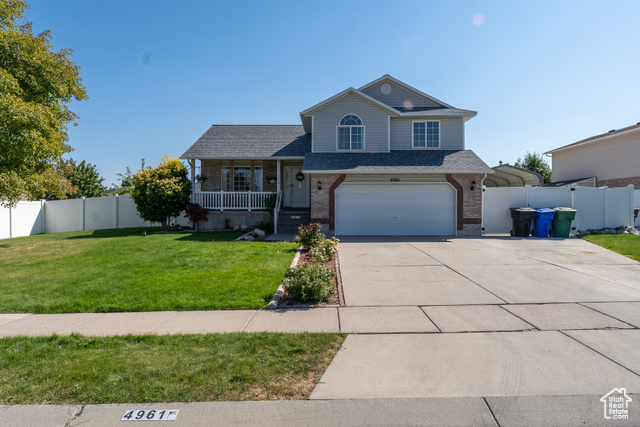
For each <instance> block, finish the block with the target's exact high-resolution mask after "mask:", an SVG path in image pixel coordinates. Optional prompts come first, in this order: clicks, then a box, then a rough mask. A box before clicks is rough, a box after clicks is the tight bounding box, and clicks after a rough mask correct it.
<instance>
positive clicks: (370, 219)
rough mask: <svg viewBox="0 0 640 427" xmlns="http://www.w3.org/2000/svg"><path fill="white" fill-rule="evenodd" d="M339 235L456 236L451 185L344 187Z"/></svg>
mask: <svg viewBox="0 0 640 427" xmlns="http://www.w3.org/2000/svg"><path fill="white" fill-rule="evenodd" d="M335 209H336V234H337V235H341V234H342V235H446V236H451V235H454V234H455V226H456V203H455V191H454V189H453V188H452V187H451V186H450V185H448V184H346V183H345V184H342V185H341V186H340V187H339V188H338V189H337V190H336V194H335Z"/></svg>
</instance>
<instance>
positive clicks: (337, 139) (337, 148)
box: [336, 113, 367, 152]
mask: <svg viewBox="0 0 640 427" xmlns="http://www.w3.org/2000/svg"><path fill="white" fill-rule="evenodd" d="M347 116H356V117H357V118H358V120H360V123H362V125H340V122H342V119H344V118H345V117H347ZM341 128H348V129H349V148H340V140H339V137H340V135H339V132H340V129H341ZM352 128H361V129H362V148H352V144H353V141H352V140H351V129H352ZM366 135H367V129H366V126H365V125H364V120H362V118H361V117H360V116H359V115H357V114H354V113H347V114H345V115H343V116H342V117H340V120H338V124H337V126H336V151H343V152H348V151H357V152H361V151H365V149H366V148H367V137H366Z"/></svg>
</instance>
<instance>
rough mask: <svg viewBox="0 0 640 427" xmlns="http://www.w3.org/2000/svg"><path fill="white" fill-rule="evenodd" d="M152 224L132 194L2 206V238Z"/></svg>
mask: <svg viewBox="0 0 640 427" xmlns="http://www.w3.org/2000/svg"><path fill="white" fill-rule="evenodd" d="M185 221H186V220H185ZM182 222H183V221H179V223H182ZM151 225H154V224H152V223H150V222H148V221H143V220H142V218H140V216H138V213H137V212H136V205H135V203H133V200H132V199H131V196H129V195H128V194H127V195H123V196H107V197H94V198H89V199H84V198H83V199H69V200H49V201H45V200H40V201H37V202H19V203H18V204H17V206H16V207H15V208H11V209H9V208H4V207H0V239H6V238H10V237H21V236H31V235H33V234H46V233H63V232H67V231H82V230H99V229H105V228H128V227H147V226H151Z"/></svg>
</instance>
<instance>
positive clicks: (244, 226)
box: [240, 224, 249, 230]
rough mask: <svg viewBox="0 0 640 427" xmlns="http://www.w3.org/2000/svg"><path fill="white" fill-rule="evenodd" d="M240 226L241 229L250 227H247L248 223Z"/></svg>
mask: <svg viewBox="0 0 640 427" xmlns="http://www.w3.org/2000/svg"><path fill="white" fill-rule="evenodd" d="M240 228H241V229H243V230H246V229H247V228H249V227H247V224H242V225H241V226H240Z"/></svg>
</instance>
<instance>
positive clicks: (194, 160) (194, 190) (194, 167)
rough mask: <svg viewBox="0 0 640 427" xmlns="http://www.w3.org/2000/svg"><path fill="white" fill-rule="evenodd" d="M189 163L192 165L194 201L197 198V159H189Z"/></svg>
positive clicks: (192, 201) (192, 197) (192, 198)
mask: <svg viewBox="0 0 640 427" xmlns="http://www.w3.org/2000/svg"><path fill="white" fill-rule="evenodd" d="M189 165H190V166H191V203H194V202H195V198H196V159H189Z"/></svg>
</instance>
